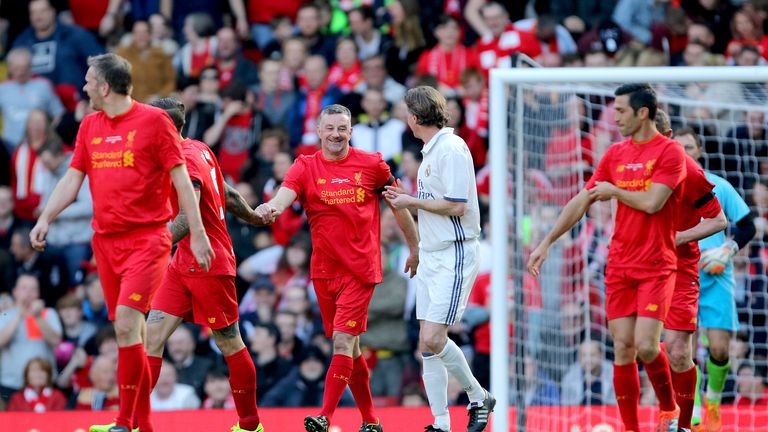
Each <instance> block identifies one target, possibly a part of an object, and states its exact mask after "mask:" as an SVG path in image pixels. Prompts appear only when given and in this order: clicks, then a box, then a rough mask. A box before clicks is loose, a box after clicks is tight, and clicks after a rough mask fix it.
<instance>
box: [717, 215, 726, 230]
mask: <svg viewBox="0 0 768 432" xmlns="http://www.w3.org/2000/svg"><path fill="white" fill-rule="evenodd" d="M715 226H716V227H717V232H720V231H722V230H724V229H726V228H728V219H727V218H726V217H725V214H723V212H720V214H719V215H717V217H716V218H715Z"/></svg>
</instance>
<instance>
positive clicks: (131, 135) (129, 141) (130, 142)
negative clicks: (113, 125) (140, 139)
mask: <svg viewBox="0 0 768 432" xmlns="http://www.w3.org/2000/svg"><path fill="white" fill-rule="evenodd" d="M125 138H126V141H127V142H126V143H125V148H131V147H133V139H134V138H136V129H134V130H132V131H130V132H128V135H126V137H125Z"/></svg>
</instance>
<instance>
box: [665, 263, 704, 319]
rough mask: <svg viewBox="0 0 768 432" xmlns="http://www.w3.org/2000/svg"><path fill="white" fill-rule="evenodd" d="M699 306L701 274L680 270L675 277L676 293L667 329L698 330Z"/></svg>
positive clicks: (670, 308)
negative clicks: (697, 316)
mask: <svg viewBox="0 0 768 432" xmlns="http://www.w3.org/2000/svg"><path fill="white" fill-rule="evenodd" d="M698 306H699V274H698V268H697V269H696V273H695V274H692V273H691V272H686V271H678V272H677V277H676V278H675V293H674V294H672V303H671V304H670V305H669V312H668V313H667V319H666V320H664V328H665V329H667V330H677V331H690V332H693V331H695V330H696V313H697V309H698Z"/></svg>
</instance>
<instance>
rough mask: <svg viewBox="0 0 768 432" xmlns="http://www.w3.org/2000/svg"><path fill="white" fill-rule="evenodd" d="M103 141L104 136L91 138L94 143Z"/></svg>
mask: <svg viewBox="0 0 768 432" xmlns="http://www.w3.org/2000/svg"><path fill="white" fill-rule="evenodd" d="M102 141H104V138H102V137H93V139H92V140H91V144H93V145H96V144H101V142H102Z"/></svg>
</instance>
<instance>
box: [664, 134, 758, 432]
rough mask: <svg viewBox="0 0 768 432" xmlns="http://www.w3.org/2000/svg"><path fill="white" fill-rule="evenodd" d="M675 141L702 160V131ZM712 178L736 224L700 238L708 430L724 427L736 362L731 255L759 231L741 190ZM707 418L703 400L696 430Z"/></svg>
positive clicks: (709, 175) (696, 414)
mask: <svg viewBox="0 0 768 432" xmlns="http://www.w3.org/2000/svg"><path fill="white" fill-rule="evenodd" d="M674 139H675V140H677V141H678V142H680V143H681V144H682V145H683V147H684V148H685V152H686V153H688V155H689V156H691V157H692V158H694V159H696V160H699V158H700V157H701V154H702V148H701V143H700V141H699V137H698V135H697V134H696V133H695V132H694V131H693V130H692V129H690V128H682V129H679V130H677V131H676V133H675V137H674ZM705 174H706V176H707V180H709V181H710V182H712V183H713V184H714V185H715V189H714V192H715V196H716V197H717V199H718V200H719V201H720V205H721V206H722V208H723V212H724V213H725V216H726V217H727V218H728V221H729V222H730V223H731V226H730V235H731V236H730V237H726V234H725V232H722V231H721V232H719V233H717V234H714V235H712V236H710V237H707V238H705V239H703V240H700V241H699V249H700V250H701V259H700V261H699V264H700V266H699V267H700V284H701V285H700V288H701V289H700V293H699V317H698V323H699V327H700V328H703V329H706V332H707V333H706V334H707V338H708V339H709V356H708V357H707V377H708V380H707V391H706V400H705V406H706V411H707V415H706V422H707V427H706V430H707V431H708V432H716V431H719V430H720V426H721V423H720V398H721V393H722V391H723V388H724V387H725V379H726V377H727V376H728V370H729V368H730V362H729V359H728V348H729V345H730V340H731V336H732V335H733V332H735V331H736V330H738V328H739V319H738V314H737V313H736V303H735V301H734V297H733V291H734V287H735V285H736V282H735V280H734V278H733V264H732V263H731V259H732V258H733V256H734V255H735V254H736V252H738V251H739V249H741V248H742V247H744V246H746V245H747V243H749V241H750V240H752V238H753V237H754V236H755V224H754V220H753V216H752V213H751V212H750V210H749V207H748V206H747V203H745V202H744V199H743V198H742V197H741V195H739V193H738V192H736V189H734V188H733V186H731V184H730V183H728V181H727V180H725V179H723V178H722V177H718V176H716V175H714V174H712V173H710V172H708V171H705ZM700 419H701V405H698V407H697V408H694V415H693V422H692V423H693V424H694V430H697V428H696V427H695V425H696V423H697V420H699V421H700Z"/></svg>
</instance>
